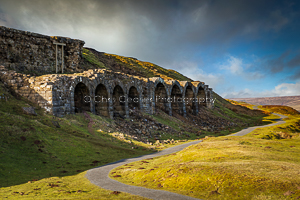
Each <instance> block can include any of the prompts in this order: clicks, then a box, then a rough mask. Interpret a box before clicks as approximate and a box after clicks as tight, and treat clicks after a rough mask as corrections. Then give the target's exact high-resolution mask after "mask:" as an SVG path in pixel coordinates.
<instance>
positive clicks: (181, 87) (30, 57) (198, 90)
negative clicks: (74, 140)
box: [0, 26, 213, 118]
mask: <svg viewBox="0 0 300 200" xmlns="http://www.w3.org/2000/svg"><path fill="white" fill-rule="evenodd" d="M83 45H84V42H83V41H81V40H74V39H70V38H64V37H56V36H55V37H52V36H45V35H40V34H36V33H31V32H27V31H20V30H15V29H11V28H6V27H3V26H0V81H2V82H4V84H5V85H6V86H7V87H10V88H11V89H13V90H14V91H15V92H16V93H17V94H19V95H21V96H23V97H25V98H27V99H29V100H30V101H32V102H35V103H37V104H38V105H39V106H41V107H42V108H44V109H45V110H46V111H47V112H49V113H52V114H53V115H55V116H59V117H63V116H65V115H67V114H74V113H76V112H83V111H90V112H92V113H95V114H99V115H103V116H107V117H110V118H113V117H115V116H119V117H129V116H130V114H131V112H132V110H135V109H139V110H141V111H143V112H147V113H149V114H153V113H155V112H156V111H157V110H159V109H160V110H163V111H165V112H166V113H168V114H169V115H172V114H173V113H174V112H176V113H178V114H181V115H183V116H186V114H187V113H192V114H198V110H199V107H200V106H206V107H209V108H211V107H213V102H212V101H210V99H212V98H213V97H212V93H213V92H212V89H211V88H209V87H208V85H205V84H204V83H203V82H200V81H195V82H187V81H177V80H166V81H165V80H164V79H162V78H159V77H154V78H142V77H138V76H132V75H128V74H124V73H120V72H113V71H110V70H104V69H93V70H88V71H84V72H83V73H73V72H75V71H82V70H81V69H79V68H80V64H81V62H83V59H82V48H83ZM56 54H57V56H56ZM56 63H57V64H58V65H56ZM62 64H64V72H68V73H65V74H57V73H56V66H58V72H60V73H61V72H62V68H61V67H62ZM1 65H3V66H1ZM17 72H18V73H17ZM19 72H21V73H19ZM27 72H32V73H29V74H33V75H34V74H46V75H42V76H32V75H28V73H27ZM54 73H56V74H54ZM71 73H73V74H71ZM26 74H27V75H26ZM186 97H187V98H188V99H202V100H203V101H201V102H191V101H189V102H188V101H185V102H183V101H176V102H174V101H173V100H171V101H169V100H170V99H178V98H181V99H186ZM122 99H125V100H126V101H123V100H122ZM130 99H131V100H132V99H138V102H134V101H130ZM100 100H105V101H100Z"/></svg>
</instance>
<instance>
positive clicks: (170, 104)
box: [165, 95, 172, 116]
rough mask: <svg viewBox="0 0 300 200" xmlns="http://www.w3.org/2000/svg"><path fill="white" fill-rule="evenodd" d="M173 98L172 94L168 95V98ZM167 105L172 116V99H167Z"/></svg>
mask: <svg viewBox="0 0 300 200" xmlns="http://www.w3.org/2000/svg"><path fill="white" fill-rule="evenodd" d="M170 99H171V95H168V100H170ZM165 105H166V106H165V107H166V109H167V112H168V111H169V115H170V116H172V103H171V101H167V102H166V103H165Z"/></svg>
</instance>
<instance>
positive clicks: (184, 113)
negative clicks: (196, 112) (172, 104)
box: [182, 94, 186, 117]
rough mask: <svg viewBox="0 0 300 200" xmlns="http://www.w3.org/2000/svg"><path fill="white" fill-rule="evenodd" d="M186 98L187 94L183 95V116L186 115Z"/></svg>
mask: <svg viewBox="0 0 300 200" xmlns="http://www.w3.org/2000/svg"><path fill="white" fill-rule="evenodd" d="M184 99H185V94H183V95H182V112H183V117H186V107H185V106H186V102H185V101H184Z"/></svg>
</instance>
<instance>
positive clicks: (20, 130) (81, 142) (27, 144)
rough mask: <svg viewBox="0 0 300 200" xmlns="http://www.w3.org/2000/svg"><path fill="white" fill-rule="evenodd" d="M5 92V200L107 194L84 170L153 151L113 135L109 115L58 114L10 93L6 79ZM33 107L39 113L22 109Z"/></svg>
mask: <svg viewBox="0 0 300 200" xmlns="http://www.w3.org/2000/svg"><path fill="white" fill-rule="evenodd" d="M0 96H1V98H0V137H1V139H0V160H1V162H0V188H1V189H0V197H1V199H2V198H5V197H8V198H12V199H16V198H18V197H23V198H24V197H28V198H29V199H30V198H33V197H34V198H36V195H38V197H39V198H40V197H41V199H45V198H46V197H47V199H49V198H54V199H57V198H62V197H63V198H64V199H65V198H68V197H75V196H76V197H78V198H89V197H91V196H93V195H94V196H93V197H94V198H98V197H100V196H101V198H102V195H104V198H106V196H105V195H108V194H109V193H110V192H111V191H107V190H100V189H99V187H96V186H94V185H92V184H89V181H88V180H87V179H86V178H84V177H83V173H81V172H83V171H85V170H87V169H90V168H93V167H97V166H100V165H103V164H106V163H110V162H113V161H117V160H120V159H123V158H129V157H136V156H139V155H143V154H149V153H151V152H153V150H151V149H149V148H147V145H145V144H144V147H142V146H140V145H139V143H138V142H136V141H134V140H132V141H129V140H125V139H124V140H119V139H116V138H115V137H113V136H112V134H114V131H115V130H114V129H113V128H112V127H113V121H112V120H109V119H107V118H103V117H100V116H96V115H92V114H90V113H87V114H76V115H70V116H67V117H65V118H56V117H54V116H52V115H49V114H45V113H44V111H43V110H42V109H41V108H39V107H38V106H37V105H34V104H32V103H30V102H29V101H26V100H24V99H22V98H20V97H18V96H13V95H11V93H10V92H9V91H8V90H7V89H6V88H5V87H4V86H3V84H2V83H1V82H0ZM28 106H35V107H36V112H37V116H32V115H27V114H24V113H23V110H22V107H28ZM88 116H89V117H88ZM58 126H59V127H60V128H58ZM49 177H52V178H50V179H49ZM55 177H56V178H55ZM58 177H60V178H58ZM28 181H31V182H34V183H28ZM57 181H59V182H61V183H56V182H57ZM19 184H20V185H19ZM53 184H54V185H53ZM56 185H57V186H56ZM98 190H99V191H98ZM74 191H75V192H74ZM78 191H79V192H78ZM80 191H81V192H80ZM17 192H19V193H17ZM74 195H75V196H74ZM112 196H113V197H111V198H115V197H114V196H116V195H112ZM118 196H120V198H121V197H122V198H125V197H126V198H129V196H128V194H120V195H118ZM132 197H133V196H132Z"/></svg>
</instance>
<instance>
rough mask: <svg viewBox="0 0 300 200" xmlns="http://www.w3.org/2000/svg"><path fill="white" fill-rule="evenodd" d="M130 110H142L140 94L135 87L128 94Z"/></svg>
mask: <svg viewBox="0 0 300 200" xmlns="http://www.w3.org/2000/svg"><path fill="white" fill-rule="evenodd" d="M128 108H129V109H131V110H137V109H139V108H140V99H139V93H138V91H137V89H136V87H134V86H132V87H131V88H130V89H129V92H128Z"/></svg>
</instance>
